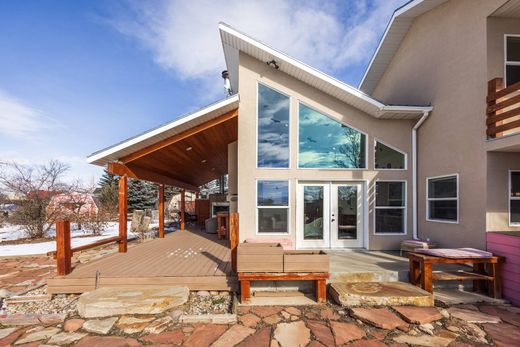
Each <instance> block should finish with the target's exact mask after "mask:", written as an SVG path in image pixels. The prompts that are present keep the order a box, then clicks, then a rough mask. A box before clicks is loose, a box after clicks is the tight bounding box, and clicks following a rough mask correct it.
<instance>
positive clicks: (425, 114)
mask: <svg viewBox="0 0 520 347" xmlns="http://www.w3.org/2000/svg"><path fill="white" fill-rule="evenodd" d="M430 112H431V110H428V111H423V115H422V116H421V118H420V119H419V120H418V121H417V123H415V125H414V127H413V128H412V186H413V189H412V201H413V204H412V235H413V239H414V240H417V239H418V238H419V236H418V232H417V224H418V223H417V206H418V205H417V204H418V201H417V129H419V127H420V126H421V125H422V124H423V123H424V121H425V120H426V118H428V116H429V115H430Z"/></svg>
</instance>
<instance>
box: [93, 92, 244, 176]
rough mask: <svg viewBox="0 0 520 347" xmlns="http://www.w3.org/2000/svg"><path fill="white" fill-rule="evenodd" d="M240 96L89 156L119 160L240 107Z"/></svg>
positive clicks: (97, 161) (100, 161)
mask: <svg viewBox="0 0 520 347" xmlns="http://www.w3.org/2000/svg"><path fill="white" fill-rule="evenodd" d="M238 101H239V96H238V94H235V95H233V96H230V97H228V98H227V99H224V100H221V101H218V102H216V103H213V104H211V105H208V106H206V107H204V108H201V109H199V110H197V111H195V112H193V113H189V114H186V115H184V116H182V117H180V118H177V119H175V120H174V121H172V122H169V123H166V124H164V125H161V126H159V127H157V128H154V129H151V130H148V131H146V132H144V133H142V134H140V135H137V136H134V137H131V138H129V139H127V140H124V141H122V142H120V143H118V144H115V145H113V146H110V147H108V148H105V149H102V150H100V151H97V152H95V153H92V154H91V155H89V156H88V157H87V161H88V162H89V163H91V164H95V165H100V166H104V165H106V164H108V163H110V162H114V161H117V160H118V159H119V158H122V157H124V156H125V155H128V154H131V153H134V152H136V151H138V150H140V149H142V148H145V147H148V146H150V145H152V144H154V143H157V142H159V141H161V140H164V139H167V138H170V137H172V136H174V135H177V134H179V133H182V132H184V131H186V130H188V129H191V128H194V127H196V126H198V125H200V124H202V123H205V122H207V121H209V120H211V119H213V118H217V117H219V116H221V115H223V114H225V113H227V112H230V111H232V110H234V109H236V108H237V107H238Z"/></svg>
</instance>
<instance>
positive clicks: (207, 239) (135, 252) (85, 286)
mask: <svg viewBox="0 0 520 347" xmlns="http://www.w3.org/2000/svg"><path fill="white" fill-rule="evenodd" d="M230 261H231V253H230V249H229V240H218V239H217V236H216V235H210V234H205V233H203V232H201V231H198V230H185V231H179V230H178V231H175V232H173V233H170V234H167V235H166V236H165V238H164V239H155V240H151V241H147V242H144V243H142V244H139V245H137V246H135V247H132V248H130V249H128V252H127V253H114V254H110V255H107V256H105V257H103V258H100V259H97V260H94V261H92V262H90V263H87V264H80V265H78V266H77V267H76V268H74V269H73V270H72V272H71V273H70V274H68V275H66V276H57V277H54V278H51V279H48V281H47V283H48V289H49V293H68V292H71V293H72V292H74V293H81V292H84V291H89V290H92V289H93V288H94V286H95V278H96V272H97V271H99V275H100V276H99V283H98V285H99V287H103V286H125V287H138V286H152V285H165V286H167V285H176V284H177V285H178V284H183V285H187V286H188V287H189V288H190V289H191V290H201V289H205V290H235V289H236V287H237V281H236V276H235V274H233V273H232V271H231V266H230Z"/></svg>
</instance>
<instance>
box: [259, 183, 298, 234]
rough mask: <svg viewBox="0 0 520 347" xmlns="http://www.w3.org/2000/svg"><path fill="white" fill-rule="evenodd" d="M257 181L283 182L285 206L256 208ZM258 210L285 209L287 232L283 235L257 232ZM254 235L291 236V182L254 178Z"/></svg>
mask: <svg viewBox="0 0 520 347" xmlns="http://www.w3.org/2000/svg"><path fill="white" fill-rule="evenodd" d="M259 181H284V182H287V206H258V182H259ZM259 208H265V209H269V208H286V209H287V232H285V233H262V232H259V231H258V209H259ZM255 235H259V236H265V235H276V236H280V235H283V236H287V235H291V180H290V179H284V178H256V179H255Z"/></svg>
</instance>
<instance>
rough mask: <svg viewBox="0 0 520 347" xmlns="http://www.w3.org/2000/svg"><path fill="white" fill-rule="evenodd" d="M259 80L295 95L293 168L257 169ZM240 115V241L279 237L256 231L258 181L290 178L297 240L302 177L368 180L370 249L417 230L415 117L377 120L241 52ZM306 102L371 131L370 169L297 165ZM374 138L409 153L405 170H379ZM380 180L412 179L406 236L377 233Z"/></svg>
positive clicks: (393, 245)
mask: <svg viewBox="0 0 520 347" xmlns="http://www.w3.org/2000/svg"><path fill="white" fill-rule="evenodd" d="M258 81H260V82H262V83H264V84H266V85H268V86H271V87H272V88H275V89H277V90H279V91H281V92H283V93H286V94H288V95H290V96H291V101H290V148H291V156H290V161H291V164H290V165H291V167H290V168H289V169H257V168H256V154H255V153H256V104H257V83H258ZM239 86H240V90H239V93H240V109H239V110H240V111H239V112H240V114H239V118H238V129H239V133H238V172H239V174H238V200H239V203H238V212H239V215H240V240H241V241H244V240H245V239H248V238H274V237H276V238H280V236H270V235H256V202H255V199H256V180H257V179H288V180H290V191H289V195H290V196H289V204H290V206H291V208H290V218H289V220H290V221H289V224H290V225H289V229H290V233H289V235H287V236H285V237H287V238H290V239H291V241H292V243H293V244H294V242H295V240H296V236H295V235H296V234H295V231H296V181H297V180H337V181H341V180H344V181H366V182H367V184H368V186H369V190H368V192H367V196H369V197H370V203H369V205H368V206H367V208H366V210H368V211H369V214H368V215H367V217H365V221H366V223H365V224H366V225H367V226H368V233H369V235H370V239H369V246H370V249H397V248H398V247H399V242H400V241H401V240H402V239H405V238H410V236H411V233H412V211H411V199H412V190H411V184H412V181H411V177H412V176H411V169H410V168H411V166H412V165H411V161H410V160H411V127H412V122H411V121H403V120H401V121H393V120H377V119H375V118H373V117H372V116H369V115H367V114H365V113H363V112H361V111H359V110H357V109H354V108H352V107H350V106H348V105H346V104H344V103H342V102H341V101H339V100H337V99H335V98H333V97H330V96H328V95H326V94H324V93H322V92H320V91H318V90H316V89H314V88H312V87H310V86H308V85H306V84H304V83H302V82H300V81H298V80H296V79H294V78H292V77H290V76H288V75H286V74H284V73H283V72H280V71H277V70H275V69H273V68H271V67H269V66H267V65H266V64H265V63H263V62H260V61H258V60H255V59H254V58H252V57H250V56H248V55H246V54H243V53H241V54H240V67H239ZM299 100H301V101H303V102H304V103H306V104H307V105H309V106H311V107H313V108H315V109H316V110H318V111H320V112H322V113H325V114H327V115H329V116H331V117H333V118H336V119H338V120H340V121H342V122H344V123H347V124H349V125H351V126H353V127H355V128H357V129H360V130H362V131H363V132H365V133H367V134H368V146H367V148H368V163H367V165H368V170H327V169H322V170H314V169H298V168H297V145H298V139H297V118H298V114H297V107H298V101H299ZM374 137H376V138H378V139H379V140H381V141H383V142H385V143H387V144H389V145H391V146H393V147H396V148H398V149H400V150H402V151H404V152H406V153H407V154H408V156H407V158H408V163H407V167H408V168H409V169H408V170H406V171H374V170H373V168H374V151H373V143H374V142H373V141H374ZM375 179H386V180H390V179H396V180H403V179H404V180H407V203H408V211H407V219H408V220H407V231H408V235H404V236H402V235H401V236H390V235H388V236H374V235H373V229H374V221H373V218H374V215H373V184H374V180H375Z"/></svg>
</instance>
